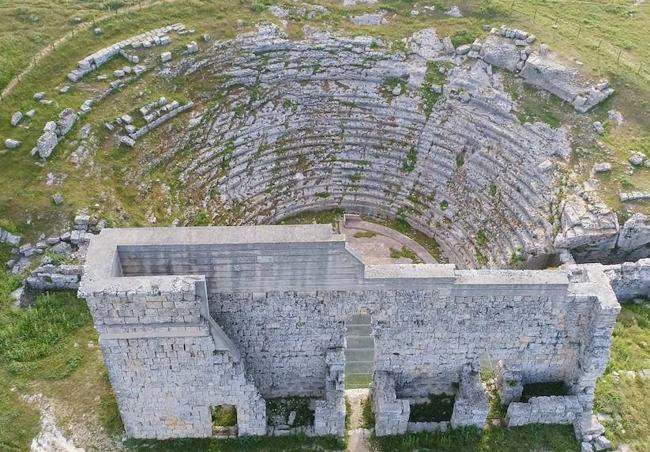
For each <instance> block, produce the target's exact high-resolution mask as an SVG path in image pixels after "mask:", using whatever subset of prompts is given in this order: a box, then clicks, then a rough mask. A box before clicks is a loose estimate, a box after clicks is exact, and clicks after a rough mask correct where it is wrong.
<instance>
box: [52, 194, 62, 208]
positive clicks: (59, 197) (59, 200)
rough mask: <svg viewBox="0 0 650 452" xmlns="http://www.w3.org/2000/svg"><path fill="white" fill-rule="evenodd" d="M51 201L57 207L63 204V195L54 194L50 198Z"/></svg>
mask: <svg viewBox="0 0 650 452" xmlns="http://www.w3.org/2000/svg"><path fill="white" fill-rule="evenodd" d="M52 201H54V204H56V205H57V206H58V205H60V204H61V203H63V195H62V194H61V193H55V194H54V195H53V196H52Z"/></svg>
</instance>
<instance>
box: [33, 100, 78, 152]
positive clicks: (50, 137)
mask: <svg viewBox="0 0 650 452" xmlns="http://www.w3.org/2000/svg"><path fill="white" fill-rule="evenodd" d="M78 118H79V116H78V115H77V113H75V111H74V110H72V109H71V108H66V109H65V110H62V111H61V113H59V119H58V120H57V121H56V122H54V121H48V122H47V123H46V124H45V127H44V128H43V134H42V135H41V136H40V137H39V138H38V140H37V141H36V146H34V148H33V149H32V155H38V156H39V157H40V158H42V159H47V158H48V157H49V156H50V155H52V152H53V151H54V148H55V147H56V145H57V144H59V141H61V140H62V139H63V137H65V136H66V134H67V133H68V132H69V131H70V129H72V127H74V125H75V123H76V122H77V119H78Z"/></svg>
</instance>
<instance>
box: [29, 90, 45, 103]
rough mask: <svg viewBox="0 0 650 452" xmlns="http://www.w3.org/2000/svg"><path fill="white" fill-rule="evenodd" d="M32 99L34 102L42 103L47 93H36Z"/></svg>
mask: <svg viewBox="0 0 650 452" xmlns="http://www.w3.org/2000/svg"><path fill="white" fill-rule="evenodd" d="M32 99H34V100H35V101H37V102H40V101H42V100H43V99H45V93H44V92H43V91H39V92H38V93H35V94H34V95H33V96H32Z"/></svg>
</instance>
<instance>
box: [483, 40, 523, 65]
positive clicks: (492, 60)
mask: <svg viewBox="0 0 650 452" xmlns="http://www.w3.org/2000/svg"><path fill="white" fill-rule="evenodd" d="M481 57H482V58H483V61H485V62H486V63H489V64H492V65H494V66H497V67H500V68H503V69H506V70H508V71H510V72H515V71H516V70H517V64H518V63H519V59H520V58H519V49H518V48H517V46H516V45H515V44H514V43H513V42H512V41H511V40H510V39H506V38H502V37H499V36H497V35H490V36H488V38H487V39H486V40H485V42H484V43H483V45H482V47H481Z"/></svg>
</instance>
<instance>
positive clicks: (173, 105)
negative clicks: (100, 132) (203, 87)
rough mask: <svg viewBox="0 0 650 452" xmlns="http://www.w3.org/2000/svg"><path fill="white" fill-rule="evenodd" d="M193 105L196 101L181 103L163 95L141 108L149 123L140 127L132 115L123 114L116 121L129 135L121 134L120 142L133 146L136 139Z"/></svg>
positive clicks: (141, 112)
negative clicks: (169, 99) (168, 99)
mask: <svg viewBox="0 0 650 452" xmlns="http://www.w3.org/2000/svg"><path fill="white" fill-rule="evenodd" d="M193 106H194V102H192V101H190V102H188V103H186V104H184V105H180V104H179V103H178V101H172V102H168V101H167V99H165V98H164V97H161V98H160V99H159V100H157V101H154V102H152V103H149V104H147V105H145V106H143V107H141V108H140V109H139V112H140V114H141V115H142V118H143V119H144V120H145V121H146V123H147V124H146V125H144V126H142V127H140V128H136V127H135V126H134V125H133V124H132V123H133V118H132V117H131V116H130V115H127V114H125V115H122V116H121V117H119V118H117V120H116V122H117V124H119V125H120V126H123V128H124V130H125V131H126V133H127V135H123V136H120V143H122V144H124V145H126V146H129V147H133V146H134V145H135V143H136V141H137V140H138V139H140V138H142V137H143V136H144V135H145V134H147V133H149V132H150V131H152V130H153V129H155V128H157V127H160V126H161V125H162V124H164V123H165V122H167V121H169V120H171V119H173V118H175V117H176V116H178V115H180V114H181V113H183V112H185V111H187V110H189V109H190V108H192V107H193Z"/></svg>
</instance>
